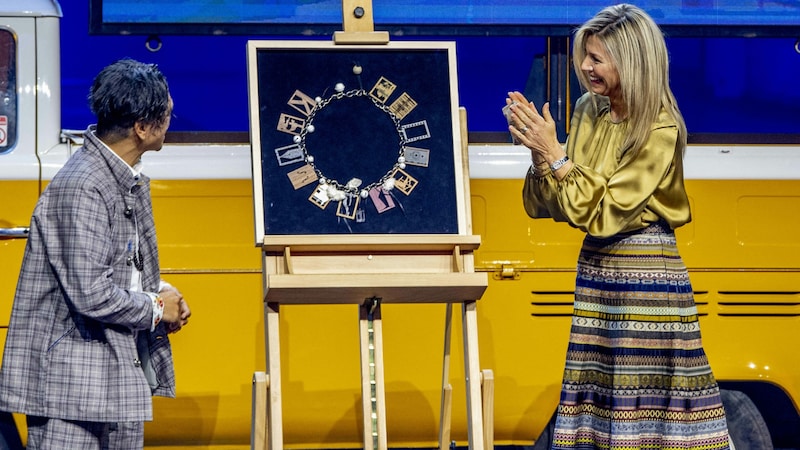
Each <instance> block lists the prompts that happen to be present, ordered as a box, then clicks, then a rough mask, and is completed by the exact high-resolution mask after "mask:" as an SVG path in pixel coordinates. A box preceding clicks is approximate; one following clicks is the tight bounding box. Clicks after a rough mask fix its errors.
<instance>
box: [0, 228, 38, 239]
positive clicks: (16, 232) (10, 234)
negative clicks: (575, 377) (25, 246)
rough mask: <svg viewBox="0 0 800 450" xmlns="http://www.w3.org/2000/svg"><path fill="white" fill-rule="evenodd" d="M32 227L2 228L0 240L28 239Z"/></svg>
mask: <svg viewBox="0 0 800 450" xmlns="http://www.w3.org/2000/svg"><path fill="white" fill-rule="evenodd" d="M30 232H31V229H30V227H11V228H0V238H27V237H28V234H30Z"/></svg>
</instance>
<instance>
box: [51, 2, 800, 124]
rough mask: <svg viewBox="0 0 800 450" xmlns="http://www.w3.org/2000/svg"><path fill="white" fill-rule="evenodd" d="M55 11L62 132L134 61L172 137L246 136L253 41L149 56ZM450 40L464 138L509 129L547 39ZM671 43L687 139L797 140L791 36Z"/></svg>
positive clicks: (179, 43) (198, 39)
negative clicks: (94, 85) (167, 104)
mask: <svg viewBox="0 0 800 450" xmlns="http://www.w3.org/2000/svg"><path fill="white" fill-rule="evenodd" d="M61 7H62V10H63V13H64V17H63V20H62V23H61V45H62V51H61V58H62V60H61V71H62V82H63V92H62V95H63V106H62V108H63V110H62V116H63V123H62V126H63V127H64V128H70V129H83V128H85V127H86V126H87V125H88V124H89V123H92V122H93V116H92V114H91V113H90V112H89V110H88V107H87V105H86V94H87V92H88V89H89V86H90V84H91V81H92V78H93V77H94V75H95V74H97V72H98V71H100V69H102V67H103V66H105V65H107V64H109V63H111V62H113V61H115V60H117V59H120V58H123V57H130V58H134V59H138V60H141V61H145V62H151V63H157V64H158V65H159V67H161V69H162V71H163V72H164V73H165V74H166V76H167V78H168V80H169V82H170V88H171V91H172V95H173V98H174V100H175V118H174V119H173V121H172V126H171V130H172V131H247V130H248V129H249V123H248V113H247V111H248V106H247V103H248V94H247V73H246V65H247V62H246V51H245V47H246V42H247V40H248V39H254V38H255V39H257V38H259V37H257V36H169V35H167V36H161V40H162V42H163V47H162V48H161V50H159V51H157V52H151V51H149V50H148V49H147V48H146V46H145V41H146V36H98V35H89V32H88V30H89V7H88V0H62V1H61ZM798 37H800V34H799V35H798ZM276 38H278V37H275V36H271V37H269V39H276ZM284 38H285V39H297V37H294V36H287V37H284ZM325 39H326V40H327V39H330V38H328V37H326V38H325ZM393 39H394V38H393ZM417 39H419V38H417ZM423 39H424V38H423ZM432 39H433V38H432ZM435 39H442V38H441V37H437V38H435ZM454 40H455V41H456V45H457V47H456V48H457V50H456V52H457V62H458V74H459V77H458V78H459V98H460V103H461V105H462V106H464V107H465V108H466V109H467V112H468V125H469V129H470V131H471V132H503V131H505V129H506V125H505V119H504V118H503V116H502V115H501V113H500V108H501V107H502V105H503V104H504V99H505V94H506V92H508V91H509V90H512V89H514V90H524V89H525V87H526V83H527V82H528V78H529V75H530V72H531V67H532V65H533V62H534V60H535V59H536V58H539V57H541V56H542V55H544V54H545V51H546V39H545V38H543V37H474V36H470V37H463V36H460V37H456V38H454ZM667 45H668V47H669V50H670V54H671V59H672V74H671V77H672V86H673V90H674V91H675V94H676V96H677V98H678V102H679V104H680V106H681V109H682V111H683V113H684V116H685V117H686V121H687V126H688V128H689V132H690V133H693V134H697V133H735V134H752V133H756V134H765V135H766V134H773V133H779V134H786V133H800V76H798V74H800V54H799V53H797V52H796V51H795V48H794V45H795V38H738V37H737V38H724V37H721V38H690V37H675V38H668V41H667ZM573 101H574V97H573Z"/></svg>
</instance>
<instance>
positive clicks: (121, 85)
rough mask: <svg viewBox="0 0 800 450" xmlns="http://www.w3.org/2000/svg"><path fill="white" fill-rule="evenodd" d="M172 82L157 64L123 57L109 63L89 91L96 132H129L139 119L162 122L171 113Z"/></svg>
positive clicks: (156, 124)
mask: <svg viewBox="0 0 800 450" xmlns="http://www.w3.org/2000/svg"><path fill="white" fill-rule="evenodd" d="M169 99H170V97H169V86H168V85H167V79H166V77H164V74H162V73H161V71H160V70H158V66H156V65H155V64H144V63H141V62H138V61H134V60H132V59H122V60H119V61H117V62H115V63H113V64H111V65H108V66H106V67H105V68H104V69H103V70H101V71H100V73H99V74H97V76H96V77H95V79H94V82H93V83H92V88H91V90H90V91H89V108H90V109H91V110H92V112H93V113H94V114H95V116H97V134H98V135H99V136H106V135H109V134H119V135H123V136H127V135H128V133H129V131H130V130H131V129H132V128H133V126H134V124H135V123H136V122H140V121H141V122H143V123H145V124H149V125H155V126H161V125H162V124H163V123H164V122H165V121H166V120H167V118H168V117H169V115H170V114H171V111H170V101H169Z"/></svg>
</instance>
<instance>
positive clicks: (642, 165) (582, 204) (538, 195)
mask: <svg viewBox="0 0 800 450" xmlns="http://www.w3.org/2000/svg"><path fill="white" fill-rule="evenodd" d="M677 139H678V131H677V127H676V126H674V125H666V126H661V127H657V128H655V129H654V130H653V131H652V132H651V134H650V138H649V139H648V141H647V143H646V144H645V145H644V146H643V147H642V148H641V149H639V151H638V152H635V154H626V155H624V156H623V157H622V160H621V161H620V163H619V165H618V166H617V167H616V169H615V170H614V171H613V173H611V175H610V177H606V176H603V175H601V174H600V173H598V172H596V171H595V170H593V169H592V168H590V167H587V166H585V165H582V164H580V163H576V164H573V167H572V169H571V170H570V171H569V173H567V175H566V176H565V177H564V178H563V179H562V180H561V181H558V180H557V179H556V178H555V176H554V175H553V174H552V173H545V174H541V175H539V174H537V175H532V174H529V175H528V176H527V177H526V180H525V185H524V187H523V197H524V205H525V209H526V211H527V212H528V214H529V215H530V216H531V217H548V216H549V217H552V218H553V219H555V220H557V221H566V222H568V223H569V224H570V225H572V226H573V227H576V228H579V229H581V230H583V231H585V232H586V233H588V234H590V235H592V236H597V237H609V236H613V235H615V234H617V233H620V232H624V231H631V230H635V229H638V228H642V227H644V226H646V225H647V224H648V223H649V222H652V221H654V220H657V219H658V218H659V214H658V212H657V211H656V212H654V211H652V210H648V209H647V208H648V205H649V204H651V203H652V204H655V205H658V204H660V203H661V202H659V200H658V198H659V197H661V196H669V195H674V194H675V193H674V192H669V191H673V190H675V189H679V190H680V191H681V192H679V193H678V194H681V193H682V194H683V195H684V197H685V193H684V192H683V191H682V178H681V177H682V172H681V168H680V160H679V157H680V155H679V154H676V153H677V152H676V144H677ZM677 185H680V187H679V188H676V186H677ZM686 211H687V213H688V203H687V206H686Z"/></svg>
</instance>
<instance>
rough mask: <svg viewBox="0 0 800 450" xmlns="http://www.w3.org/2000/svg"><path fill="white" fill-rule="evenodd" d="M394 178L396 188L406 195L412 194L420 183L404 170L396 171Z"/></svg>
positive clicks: (393, 174)
mask: <svg viewBox="0 0 800 450" xmlns="http://www.w3.org/2000/svg"><path fill="white" fill-rule="evenodd" d="M392 178H394V187H395V188H397V189H398V190H400V192H402V193H403V194H406V195H408V194H410V193H411V191H413V190H414V188H415V187H417V184H418V183H419V181H417V179H416V178H414V177H412V176H411V175H409V174H408V173H406V172H405V171H404V170H403V169H397V170H395V171H394V172H393V173H392Z"/></svg>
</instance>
